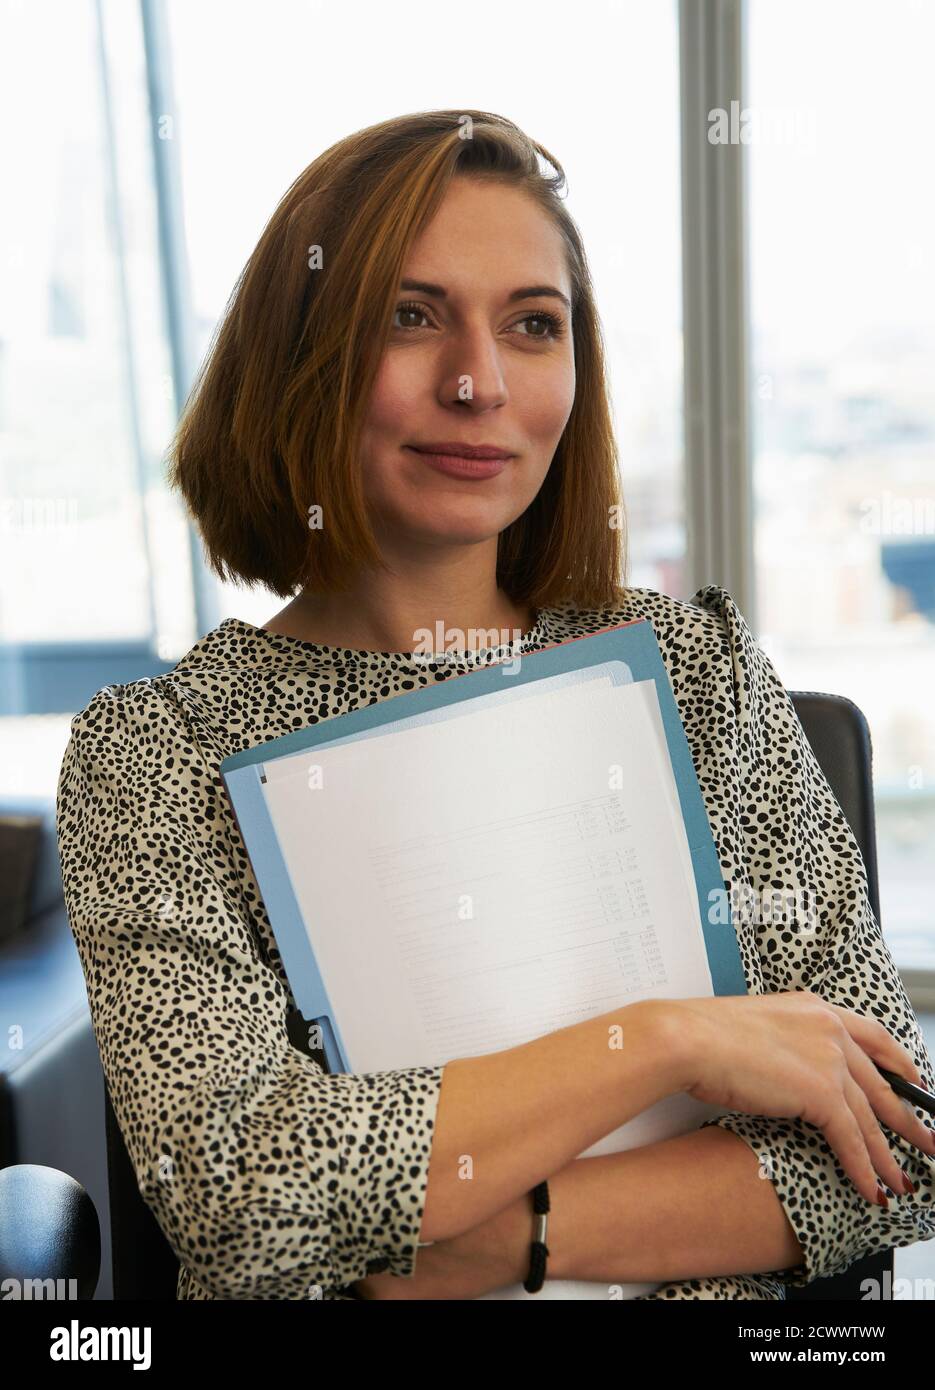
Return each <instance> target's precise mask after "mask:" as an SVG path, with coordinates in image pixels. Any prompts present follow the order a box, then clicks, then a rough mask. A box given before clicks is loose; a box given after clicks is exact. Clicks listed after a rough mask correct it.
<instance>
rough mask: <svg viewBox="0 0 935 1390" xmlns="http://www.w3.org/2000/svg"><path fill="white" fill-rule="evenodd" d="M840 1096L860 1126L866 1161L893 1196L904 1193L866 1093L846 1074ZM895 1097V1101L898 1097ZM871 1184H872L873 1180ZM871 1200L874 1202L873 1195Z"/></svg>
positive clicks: (898, 1169)
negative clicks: (842, 1095) (865, 1147)
mask: <svg viewBox="0 0 935 1390" xmlns="http://www.w3.org/2000/svg"><path fill="white" fill-rule="evenodd" d="M885 1084H886V1083H885V1082H884V1085H885ZM844 1096H845V1099H846V1101H847V1103H848V1105H849V1106H850V1108H851V1110H852V1111H853V1113H854V1116H855V1118H856V1120H857V1123H858V1124H859V1125H860V1128H861V1132H862V1134H863V1136H864V1142H865V1144H866V1146H867V1157H868V1162H869V1163H870V1165H871V1166H872V1168H873V1170H874V1172H875V1173H876V1175H877V1177H879V1179H880V1181H881V1182H882V1183H884V1184H885V1186H887V1187H889V1188H891V1189H892V1191H893V1193H894V1194H895V1195H896V1196H897V1197H902V1196H904V1195H905V1188H904V1186H903V1170H902V1167H901V1166H900V1164H899V1163H898V1161H897V1160H896V1159H895V1158H894V1157H893V1154H892V1152H891V1151H890V1146H889V1144H888V1143H887V1139H886V1135H885V1134H884V1133H883V1131H882V1129H881V1128H880V1126H879V1123H878V1121H877V1117H876V1115H875V1114H874V1109H873V1106H872V1105H871V1104H870V1101H869V1100H868V1098H867V1094H866V1092H865V1091H864V1090H863V1089H862V1087H861V1086H859V1085H858V1084H857V1082H856V1081H855V1080H854V1079H853V1077H850V1078H849V1079H848V1081H847V1082H846V1084H845V1087H844ZM896 1099H897V1100H898V1097H897V1098H896ZM874 1186H876V1184H875V1183H874ZM861 1190H863V1189H861ZM873 1200H874V1201H876V1197H875V1196H874V1197H873Z"/></svg>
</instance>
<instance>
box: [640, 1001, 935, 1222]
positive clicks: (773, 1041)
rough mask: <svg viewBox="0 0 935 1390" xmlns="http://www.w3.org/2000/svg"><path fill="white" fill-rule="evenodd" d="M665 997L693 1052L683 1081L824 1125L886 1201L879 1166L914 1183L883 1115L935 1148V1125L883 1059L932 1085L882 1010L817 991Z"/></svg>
mask: <svg viewBox="0 0 935 1390" xmlns="http://www.w3.org/2000/svg"><path fill="white" fill-rule="evenodd" d="M660 1002H662V1001H660ZM665 1003H666V1004H667V1005H668V1006H670V1008H669V1016H670V1019H671V1021H672V1026H673V1028H674V1029H676V1030H677V1031H676V1032H675V1033H674V1034H673V1036H674V1037H675V1038H676V1039H677V1040H678V1045H679V1047H680V1049H682V1050H683V1055H684V1056H685V1058H686V1066H687V1068H688V1070H687V1073H686V1074H687V1078H688V1080H687V1084H686V1085H684V1086H683V1087H682V1089H683V1090H685V1091H687V1092H688V1094H689V1095H692V1096H694V1097H695V1099H696V1100H700V1101H705V1102H707V1103H708V1104H710V1105H716V1106H722V1107H724V1108H726V1109H727V1110H740V1111H745V1112H747V1113H748V1114H752V1115H774V1116H781V1117H787V1118H801V1119H803V1120H806V1121H807V1122H808V1123H809V1124H812V1125H815V1126H816V1127H817V1128H818V1129H820V1130H821V1131H822V1132H823V1133H824V1135H825V1138H826V1139H827V1141H828V1143H829V1144H830V1146H831V1148H832V1149H833V1150H834V1151H835V1153H836V1155H837V1157H838V1160H839V1162H840V1164H841V1167H842V1168H843V1169H844V1170H845V1172H846V1173H847V1174H848V1175H849V1177H850V1178H851V1179H852V1180H853V1182H854V1184H855V1186H856V1187H857V1189H858V1191H859V1192H861V1193H862V1194H863V1195H864V1196H865V1197H866V1198H867V1200H868V1201H871V1202H876V1201H878V1200H879V1199H878V1196H877V1177H876V1174H877V1173H878V1174H879V1175H880V1177H881V1178H882V1179H883V1181H884V1183H886V1184H887V1185H888V1186H889V1187H890V1188H892V1190H893V1191H894V1192H895V1193H899V1194H901V1193H903V1192H904V1191H905V1187H904V1186H903V1180H902V1170H901V1168H900V1167H899V1164H898V1163H897V1162H896V1160H895V1159H894V1158H893V1156H892V1154H891V1152H890V1149H889V1145H888V1143H887V1140H886V1136H885V1135H884V1134H883V1131H882V1130H881V1129H880V1125H879V1124H878V1123H877V1118H876V1117H879V1119H880V1120H881V1121H882V1122H883V1123H884V1124H885V1125H886V1126H887V1128H888V1129H890V1130H892V1131H893V1132H894V1133H895V1134H900V1135H902V1137H903V1138H904V1139H908V1141H909V1142H910V1144H914V1145H915V1146H916V1147H917V1148H919V1149H920V1150H921V1151H922V1153H924V1154H926V1155H928V1156H931V1155H932V1154H933V1153H935V1135H933V1132H932V1131H931V1130H930V1129H927V1128H926V1126H925V1125H924V1124H923V1123H922V1121H921V1120H920V1119H919V1118H918V1117H917V1116H916V1114H915V1113H914V1111H913V1110H912V1109H911V1108H910V1106H909V1105H908V1103H907V1102H905V1101H903V1100H902V1099H901V1097H900V1096H898V1095H897V1094H896V1092H895V1091H894V1090H893V1089H892V1087H891V1086H890V1085H889V1083H888V1082H887V1081H885V1080H884V1078H883V1077H882V1076H881V1075H880V1073H879V1072H878V1071H877V1069H876V1067H875V1066H874V1065H873V1063H874V1062H878V1063H879V1064H880V1066H882V1067H885V1068H886V1069H887V1070H888V1071H893V1072H897V1073H898V1074H899V1075H900V1076H903V1077H905V1078H906V1080H908V1081H912V1082H914V1083H915V1084H916V1085H917V1086H923V1087H924V1085H925V1081H924V1079H923V1078H922V1076H920V1074H919V1071H918V1069H917V1068H916V1065H915V1063H914V1062H913V1060H912V1057H911V1055H910V1054H909V1052H907V1050H906V1049H905V1048H904V1047H902V1046H901V1045H900V1044H899V1043H898V1042H896V1040H895V1039H894V1038H893V1037H891V1035H890V1034H889V1033H888V1032H887V1031H886V1029H885V1028H884V1027H883V1025H882V1024H881V1023H878V1022H877V1021H876V1020H875V1019H871V1018H865V1017H863V1016H862V1015H861V1014H857V1013H855V1012H854V1011H853V1010H852V1009H845V1008H841V1007H839V1006H838V1005H836V1004H828V1003H826V1002H825V1000H823V999H822V998H820V997H819V996H818V995H817V994H813V993H811V992H810V991H809V990H796V991H791V992H787V993H781V994H762V995H741V996H734V995H719V996H717V997H716V998H704V999H673V1000H666V1001H665Z"/></svg>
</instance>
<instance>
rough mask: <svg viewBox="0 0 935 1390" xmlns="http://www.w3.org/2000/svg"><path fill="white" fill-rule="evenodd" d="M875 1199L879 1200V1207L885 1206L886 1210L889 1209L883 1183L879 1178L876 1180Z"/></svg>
mask: <svg viewBox="0 0 935 1390" xmlns="http://www.w3.org/2000/svg"><path fill="white" fill-rule="evenodd" d="M877 1201H878V1202H879V1204H880V1206H881V1207H885V1208H886V1210H887V1211H889V1209H890V1203H889V1198H888V1197H887V1195H886V1193H885V1192H884V1191H883V1184H882V1183H881V1182H880V1181H879V1179H878V1180H877Z"/></svg>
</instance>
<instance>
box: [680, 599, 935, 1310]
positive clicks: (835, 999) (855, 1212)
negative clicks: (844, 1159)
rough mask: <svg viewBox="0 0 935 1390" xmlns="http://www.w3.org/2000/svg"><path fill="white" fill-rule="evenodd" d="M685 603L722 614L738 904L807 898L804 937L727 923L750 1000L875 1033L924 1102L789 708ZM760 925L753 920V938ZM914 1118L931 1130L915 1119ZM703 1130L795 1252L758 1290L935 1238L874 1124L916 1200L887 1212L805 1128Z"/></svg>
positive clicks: (768, 673) (784, 696) (931, 1080)
mask: <svg viewBox="0 0 935 1390" xmlns="http://www.w3.org/2000/svg"><path fill="white" fill-rule="evenodd" d="M694 602H695V603H698V604H700V605H701V606H702V607H705V608H708V609H710V610H712V611H715V612H717V613H719V615H720V619H721V622H722V624H723V632H724V638H725V643H726V646H725V649H724V657H725V659H726V660H729V662H730V665H731V669H732V681H731V683H732V687H733V701H732V705H733V708H732V709H729V710H728V713H727V718H728V722H729V724H731V725H732V728H730V730H729V733H730V737H731V738H732V740H733V741H734V747H735V749H736V754H737V756H738V758H739V783H738V785H739V786H740V787H741V788H742V797H741V805H740V806H739V807H738V809H737V814H738V818H739V822H740V826H741V838H742V844H743V849H742V859H743V862H744V864H745V866H746V868H747V871H748V874H747V884H746V885H745V886H744V890H743V891H744V892H745V893H746V892H747V891H748V888H749V887H752V889H753V891H754V895H755V896H751V897H749V898H748V901H749V902H751V903H756V904H760V903H762V902H765V901H767V899H768V890H770V889H773V890H775V889H776V888H778V887H779V886H780V885H782V887H783V888H786V889H788V890H791V892H792V893H793V894H794V893H795V892H796V890H802V889H803V888H805V889H810V890H811V891H812V892H813V893H814V895H815V908H816V912H815V917H816V918H817V920H815V921H814V922H812V923H807V922H803V921H802V919H801V918H799V920H793V921H792V922H791V924H790V922H789V920H788V918H787V919H786V921H785V923H783V922H780V924H779V926H778V927H777V925H776V923H775V921H774V923H773V924H772V925H770V924H769V923H768V922H766V921H765V917H766V915H767V914H765V913H763V912H762V911H761V912H760V913H759V914H756V913H751V912H748V913H746V914H744V913H743V912H741V913H740V914H735V924H736V926H737V931H738V937H739V938H740V945H741V953H742V956H743V960H744V971H745V974H746V977H747V985H748V988H749V990H750V992H751V993H766V992H772V991H784V990H797V989H807V990H811V991H813V992H814V993H816V994H818V995H820V996H821V998H822V999H825V1000H827V1001H828V1002H829V1003H831V1004H837V1005H840V1006H841V1007H843V1008H849V1009H854V1010H855V1011H856V1012H857V1013H859V1014H863V1015H866V1016H868V1017H873V1018H876V1019H878V1020H879V1021H880V1022H881V1023H882V1024H883V1026H884V1027H885V1028H886V1029H887V1030H888V1031H889V1032H890V1033H891V1034H892V1036H893V1037H894V1038H895V1039H896V1040H897V1041H898V1042H899V1043H901V1044H902V1045H903V1046H904V1047H905V1048H906V1049H907V1050H908V1051H909V1053H910V1054H911V1056H912V1058H913V1060H914V1061H915V1063H916V1065H917V1066H918V1068H919V1070H920V1072H921V1074H922V1076H923V1078H924V1081H925V1087H926V1089H927V1090H930V1091H935V1072H933V1068H932V1061H931V1058H930V1057H929V1055H928V1052H927V1050H926V1046H925V1042H924V1040H923V1037H922V1033H921V1030H920V1028H919V1023H918V1020H917V1019H916V1017H915V1014H914V1013H913V1010H912V1007H911V1005H910V1003H909V1000H908V998H907V996H906V992H905V989H904V988H903V984H902V981H901V979H900V976H899V974H898V972H897V969H896V967H895V965H894V963H893V960H892V958H891V956H890V953H889V950H888V948H887V946H886V943H885V942H884V940H883V936H882V934H881V931H880V927H879V925H878V923H877V921H876V919H875V916H874V913H873V910H872V908H871V905H870V900H869V897H868V890H867V875H866V869H865V866H864V862H863V859H862V856H861V853H860V849H859V847H858V845H857V841H856V840H855V838H854V835H853V832H852V831H851V829H850V826H849V825H848V822H847V821H846V819H845V817H844V813H843V812H842V810H841V807H840V806H839V804H838V802H837V800H836V798H835V796H834V793H833V792H832V790H831V788H830V786H829V785H828V782H827V780H826V779H825V776H824V773H823V772H822V770H821V768H820V766H819V764H818V761H817V759H816V757H815V754H814V753H813V752H812V749H811V746H810V744H809V742H808V740H807V738H806V735H805V732H804V730H803V728H802V725H801V723H800V721H799V719H798V716H797V714H796V712H795V707H794V706H793V704H792V700H791V698H790V696H789V694H788V693H787V691H786V690H785V689H784V687H783V685H782V682H781V681H780V679H779V676H778V674H777V672H776V670H775V668H774V667H773V665H772V663H771V662H770V660H769V658H768V657H767V656H766V654H765V653H764V652H763V651H762V649H761V648H760V646H759V645H758V643H757V641H756V639H755V638H754V636H753V634H752V633H751V631H750V629H749V627H748V626H747V624H746V622H745V621H744V619H743V617H742V616H741V614H740V612H739V610H738V608H737V606H736V605H735V604H734V602H733V600H732V599H731V598H730V596H729V595H728V594H727V593H726V592H725V591H724V590H723V589H720V588H718V587H717V586H709V587H708V588H706V589H703V590H700V591H699V593H698V594H696V596H695V599H694ZM727 888H728V890H729V891H730V890H731V888H732V885H731V884H730V883H727ZM740 900H741V899H740V895H738V898H737V901H740ZM773 901H776V899H775V898H774V899H773ZM788 901H789V902H793V903H794V902H795V901H796V900H795V898H794V897H791V898H789V899H788ZM802 901H804V899H803V900H802ZM738 915H739V918H740V920H739V921H738V920H737V917H738ZM757 916H759V917H760V918H761V919H764V920H762V921H761V923H760V925H757V920H756V919H757ZM803 926H806V927H807V929H806V930H802V927H803ZM915 1113H916V1114H917V1115H918V1116H919V1118H920V1119H922V1120H923V1122H924V1123H925V1124H926V1125H927V1126H929V1127H930V1128H931V1127H932V1123H933V1122H932V1119H931V1117H930V1116H929V1115H928V1114H927V1113H926V1112H925V1111H922V1110H920V1109H917V1108H916V1109H915ZM707 1124H718V1125H720V1126H721V1127H722V1128H723V1129H727V1130H731V1131H733V1133H735V1134H737V1135H739V1136H740V1137H741V1138H742V1139H744V1140H746V1142H747V1143H748V1144H749V1145H750V1147H751V1148H752V1149H753V1151H754V1153H756V1155H757V1157H758V1158H759V1160H760V1164H761V1171H762V1173H763V1175H764V1177H768V1178H770V1179H771V1180H772V1182H773V1185H774V1187H775V1190H776V1193H777V1195H778V1197H779V1200H780V1202H781V1203H782V1206H783V1208H784V1210H785V1213H786V1215H787V1216H788V1218H789V1221H790V1222H791V1224H792V1228H793V1230H794V1231H795V1234H796V1236H797V1237H798V1240H799V1242H800V1244H801V1246H802V1250H803V1253H804V1263H803V1264H802V1265H798V1266H796V1267H795V1269H793V1270H786V1271H782V1270H774V1271H769V1272H768V1277H769V1278H773V1279H778V1280H780V1281H781V1282H784V1283H786V1284H792V1285H797V1286H802V1285H804V1284H808V1283H810V1282H811V1281H812V1280H814V1279H819V1278H823V1277H828V1276H831V1275H834V1274H838V1273H841V1272H843V1271H844V1270H845V1269H847V1268H848V1266H849V1265H851V1264H852V1263H853V1262H854V1261H855V1260H857V1259H859V1258H861V1257H862V1256H865V1255H872V1254H876V1253H878V1252H880V1251H884V1250H887V1249H889V1248H891V1247H894V1246H904V1245H911V1244H913V1243H914V1242H915V1241H919V1240H928V1239H930V1238H931V1237H932V1236H933V1235H935V1163H933V1160H932V1159H931V1158H929V1157H927V1156H925V1155H923V1154H922V1153H920V1151H919V1150H918V1149H916V1148H915V1147H914V1146H913V1145H911V1144H910V1143H909V1142H908V1141H907V1140H905V1139H903V1138H902V1136H901V1135H896V1134H894V1133H893V1132H892V1131H891V1130H889V1129H888V1128H887V1127H886V1126H884V1125H882V1124H881V1131H882V1133H883V1134H884V1136H885V1137H886V1139H887V1141H888V1143H889V1147H890V1151H891V1152H892V1154H893V1156H894V1158H895V1159H896V1161H897V1162H898V1163H899V1164H900V1165H901V1166H902V1167H903V1168H905V1169H906V1170H907V1171H908V1174H909V1177H910V1178H911V1179H912V1181H913V1182H914V1183H915V1184H916V1185H917V1191H916V1193H915V1195H910V1196H903V1195H902V1194H901V1193H900V1194H897V1195H896V1197H895V1199H894V1198H892V1197H891V1198H890V1203H889V1210H885V1209H884V1208H883V1207H880V1206H878V1205H876V1204H874V1203H871V1202H868V1201H867V1199H866V1198H865V1197H863V1196H862V1195H861V1193H860V1192H858V1190H857V1188H856V1187H855V1186H854V1184H853V1182H852V1181H851V1179H850V1177H849V1176H848V1175H847V1174H846V1173H845V1172H844V1170H843V1169H842V1168H841V1167H840V1165H839V1163H838V1161H837V1157H836V1155H835V1154H834V1152H833V1150H832V1149H831V1147H830V1146H829V1144H828V1143H827V1141H826V1140H825V1137H824V1134H823V1132H822V1131H821V1130H820V1129H818V1128H817V1127H815V1126H813V1125H810V1124H808V1123H806V1122H804V1121H802V1120H783V1119H770V1118H764V1117H763V1116H756V1115H748V1114H744V1113H739V1112H738V1113H731V1114H727V1115H723V1116H721V1117H719V1118H718V1119H714V1120H708V1121H706V1124H705V1125H704V1126H702V1128H704V1127H706V1125H707Z"/></svg>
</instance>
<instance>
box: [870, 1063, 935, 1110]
mask: <svg viewBox="0 0 935 1390" xmlns="http://www.w3.org/2000/svg"><path fill="white" fill-rule="evenodd" d="M873 1065H874V1066H875V1067H876V1069H877V1071H878V1072H879V1073H880V1075H881V1076H882V1077H884V1078H885V1079H886V1080H887V1081H888V1082H889V1083H890V1085H891V1086H892V1088H893V1090H894V1091H895V1092H896V1094H897V1095H898V1096H902V1098H903V1100H908V1102H909V1104H910V1105H918V1106H919V1108H920V1109H921V1110H927V1111H928V1112H929V1114H930V1115H935V1096H933V1095H932V1093H931V1091H923V1089H922V1087H921V1086H914V1085H913V1083H912V1082H911V1081H906V1080H905V1078H904V1077H902V1076H899V1075H898V1074H897V1073H896V1072H895V1071H886V1069H885V1068H884V1067H881V1066H880V1065H879V1063H878V1062H874V1064H873Z"/></svg>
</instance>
